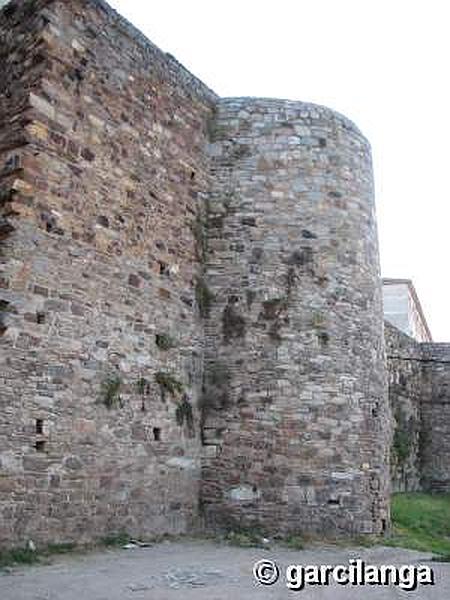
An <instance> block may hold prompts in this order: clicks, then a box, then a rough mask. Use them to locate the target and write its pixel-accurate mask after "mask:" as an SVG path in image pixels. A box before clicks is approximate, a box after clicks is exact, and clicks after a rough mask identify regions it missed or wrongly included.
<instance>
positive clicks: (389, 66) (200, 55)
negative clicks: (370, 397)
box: [110, 0, 450, 342]
mask: <svg viewBox="0 0 450 600" xmlns="http://www.w3.org/2000/svg"><path fill="white" fill-rule="evenodd" d="M110 4H111V5H112V6H114V7H115V8H116V9H117V10H118V11H119V12H120V13H122V14H123V15H124V16H125V17H127V18H128V19H129V20H130V21H131V22H132V23H133V24H134V25H136V26H137V27H138V28H139V29H140V30H141V31H142V32H143V33H145V34H146V35H147V37H149V39H150V40H151V41H152V42H153V43H155V44H156V45H157V46H159V47H160V48H161V49H162V50H164V51H166V52H170V53H171V54H173V55H174V56H175V57H176V58H177V59H178V60H179V61H180V62H181V63H182V64H184V66H185V67H186V68H188V69H189V70H190V71H192V72H193V73H194V74H195V75H196V76H197V77H199V78H200V79H201V80H202V81H203V82H204V83H206V84H207V85H208V86H209V87H211V88H212V89H213V90H214V91H215V92H216V93H217V94H219V95H220V96H265V97H278V98H289V99H292V100H303V101H307V102H316V103H318V104H324V105H325V106H329V107H330V108H333V109H335V110H337V111H339V112H341V113H343V114H344V115H346V116H347V117H349V118H350V119H352V120H353V121H354V122H355V123H356V124H357V125H358V127H359V128H360V129H361V130H362V131H363V133H364V134H365V135H366V137H368V138H369V140H370V142H371V144H372V150H373V156H374V167H375V183H376V202H377V213H378V227H379V236H380V252H381V268H382V275H383V276H384V277H401V278H411V279H412V280H413V282H414V285H415V287H416V290H417V293H418V296H419V298H420V300H421V303H422V307H423V310H424V312H425V316H426V318H427V320H428V324H429V326H430V329H431V332H432V334H433V338H434V340H435V341H448V342H450V312H449V310H448V304H449V303H450V284H449V281H448V278H447V264H446V262H447V258H448V255H449V251H448V250H449V245H450V229H449V227H450V223H449V215H450V209H449V205H448V204H447V202H448V200H446V198H447V196H448V195H449V185H450V183H449V181H448V180H447V176H446V173H447V172H449V174H450V165H449V163H450V155H449V154H450V153H449V148H448V143H447V142H448V141H450V85H449V81H450V78H449V58H450V34H449V22H450V19H449V17H450V14H449V13H450V4H449V3H447V2H446V1H445V0H427V2H425V1H423V0H421V1H416V0H276V1H275V0H239V1H238V0H226V1H224V2H217V1H214V0H209V1H207V0H190V1H186V0H151V1H146V0H110Z"/></svg>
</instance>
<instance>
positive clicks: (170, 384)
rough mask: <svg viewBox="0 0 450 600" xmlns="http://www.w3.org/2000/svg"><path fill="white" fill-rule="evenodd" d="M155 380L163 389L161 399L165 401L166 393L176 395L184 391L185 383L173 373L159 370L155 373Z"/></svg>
mask: <svg viewBox="0 0 450 600" xmlns="http://www.w3.org/2000/svg"><path fill="white" fill-rule="evenodd" d="M155 381H156V383H157V384H158V385H159V388H160V390H161V399H162V400H163V401H165V399H166V394H170V395H171V396H176V395H177V394H181V393H182V392H183V389H184V388H183V384H182V383H181V382H180V381H178V379H176V378H175V377H174V376H173V375H172V374H171V373H168V372H167V371H158V372H157V373H156V374H155Z"/></svg>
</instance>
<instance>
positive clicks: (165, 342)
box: [155, 333, 177, 350]
mask: <svg viewBox="0 0 450 600" xmlns="http://www.w3.org/2000/svg"><path fill="white" fill-rule="evenodd" d="M155 341H156V345H157V346H158V348H159V349H160V350H171V349H172V348H175V347H176V345H177V344H176V341H175V340H174V338H173V337H171V336H170V335H168V334H167V333H158V334H156V340H155Z"/></svg>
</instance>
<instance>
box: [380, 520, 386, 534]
mask: <svg viewBox="0 0 450 600" xmlns="http://www.w3.org/2000/svg"><path fill="white" fill-rule="evenodd" d="M381 531H382V533H386V531H387V522H386V519H381Z"/></svg>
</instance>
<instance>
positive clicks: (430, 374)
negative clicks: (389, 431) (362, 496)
mask: <svg viewBox="0 0 450 600" xmlns="http://www.w3.org/2000/svg"><path fill="white" fill-rule="evenodd" d="M385 331H386V349H387V359H388V370H389V399H390V404H391V408H392V415H393V423H394V435H393V444H392V451H391V477H392V485H393V490H394V491H415V490H425V491H431V492H449V491H450V344H432V343H417V342H416V341H415V340H413V339H412V338H410V337H408V336H407V335H405V334H403V333H401V332H400V331H399V330H397V329H396V328H395V327H393V326H392V325H390V324H389V323H386V324H385Z"/></svg>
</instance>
